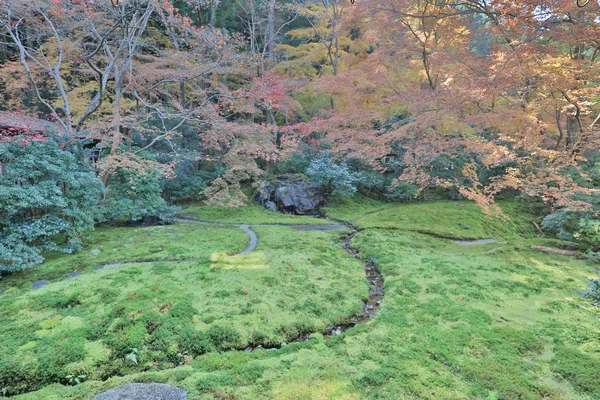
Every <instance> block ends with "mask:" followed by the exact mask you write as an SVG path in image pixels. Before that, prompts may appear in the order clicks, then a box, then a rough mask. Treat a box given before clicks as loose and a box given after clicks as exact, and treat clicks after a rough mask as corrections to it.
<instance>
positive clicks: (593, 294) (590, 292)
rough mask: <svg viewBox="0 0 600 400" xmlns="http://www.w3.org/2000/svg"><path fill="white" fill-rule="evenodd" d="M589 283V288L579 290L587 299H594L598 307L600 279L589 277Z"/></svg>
mask: <svg viewBox="0 0 600 400" xmlns="http://www.w3.org/2000/svg"><path fill="white" fill-rule="evenodd" d="M588 281H589V285H588V287H587V289H585V290H581V291H577V293H579V294H580V295H582V296H583V297H585V298H586V299H590V300H593V302H594V305H595V306H596V307H598V306H600V279H595V278H588Z"/></svg>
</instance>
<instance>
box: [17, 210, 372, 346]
mask: <svg viewBox="0 0 600 400" xmlns="http://www.w3.org/2000/svg"><path fill="white" fill-rule="evenodd" d="M175 221H177V222H184V223H185V222H187V223H194V224H199V225H215V226H235V227H238V228H240V229H242V230H243V231H244V232H246V233H247V234H248V236H249V242H248V246H247V247H246V249H244V250H243V251H241V252H239V253H237V254H234V255H232V256H229V257H230V258H231V257H239V256H245V255H248V254H250V253H252V251H254V249H255V248H256V246H257V245H258V236H257V235H256V232H254V231H253V230H252V229H251V228H252V227H261V226H275V227H286V228H291V229H295V230H300V231H308V230H311V231H342V230H349V231H350V233H349V234H348V236H346V237H345V239H344V241H343V242H342V245H343V248H344V250H345V251H346V252H347V253H348V254H350V255H351V256H353V257H354V258H356V259H359V260H361V262H362V263H363V264H364V265H365V275H366V278H367V280H368V281H369V296H368V299H367V301H365V305H364V307H363V311H362V313H360V314H358V315H356V316H355V317H353V318H352V319H351V320H349V321H347V322H345V323H343V324H338V325H334V326H331V327H329V328H328V329H327V330H326V331H325V332H321V333H323V334H324V335H325V336H328V335H339V334H341V333H342V332H344V331H346V330H347V329H349V328H352V327H353V326H356V325H358V324H360V323H364V322H366V321H368V320H369V319H370V318H371V317H373V316H374V315H375V314H376V312H377V309H378V308H379V305H380V304H381V302H382V301H383V296H384V282H383V276H382V275H381V273H380V272H379V271H378V270H377V266H376V265H375V264H373V263H372V262H367V261H365V260H364V259H363V258H362V257H361V256H360V255H359V254H358V252H357V251H356V250H353V249H352V248H351V243H352V239H353V238H354V235H355V234H356V233H357V232H358V230H357V229H356V228H355V227H354V226H353V225H352V224H350V223H348V222H345V221H338V222H340V224H338V225H325V224H314V225H310V224H298V225H294V224H234V223H222V222H206V221H199V220H196V219H193V218H190V217H186V216H182V217H181V218H176V219H175ZM341 223H343V224H341ZM193 261H198V260H196V259H186V260H160V261H138V262H125V263H114V264H105V265H98V266H96V267H94V270H101V269H115V268H120V267H125V266H131V265H150V264H155V263H159V262H160V263H165V262H167V263H184V262H193ZM78 276H81V272H75V273H70V274H68V275H67V278H76V277H78ZM49 284H51V283H50V282H49V281H47V280H39V281H36V282H33V283H32V287H33V288H34V289H39V288H42V287H45V286H48V285H49ZM14 297H18V296H10V298H14ZM7 298H8V297H7ZM312 333H313V332H305V333H303V334H301V335H300V336H299V337H298V338H296V339H294V340H292V341H290V342H299V341H303V340H307V339H308V337H309V336H310V334H312ZM290 342H288V343H290ZM278 347H280V346H277V347H273V348H271V349H275V348H278ZM261 348H262V347H261V346H258V347H255V348H250V349H247V350H250V351H252V350H258V349H261Z"/></svg>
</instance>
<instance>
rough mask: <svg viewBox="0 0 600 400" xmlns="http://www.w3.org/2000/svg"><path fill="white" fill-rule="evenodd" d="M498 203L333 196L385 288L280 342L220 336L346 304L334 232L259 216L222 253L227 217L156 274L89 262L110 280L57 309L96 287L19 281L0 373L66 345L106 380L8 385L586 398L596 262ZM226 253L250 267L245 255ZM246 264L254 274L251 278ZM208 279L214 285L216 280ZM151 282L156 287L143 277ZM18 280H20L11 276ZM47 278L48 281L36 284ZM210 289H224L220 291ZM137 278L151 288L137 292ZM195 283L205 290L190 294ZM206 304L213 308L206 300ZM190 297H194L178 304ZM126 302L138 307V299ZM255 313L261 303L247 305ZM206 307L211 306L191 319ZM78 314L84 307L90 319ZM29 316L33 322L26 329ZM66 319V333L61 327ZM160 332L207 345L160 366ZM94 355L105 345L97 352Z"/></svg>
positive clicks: (56, 394)
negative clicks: (249, 239)
mask: <svg viewBox="0 0 600 400" xmlns="http://www.w3.org/2000/svg"><path fill="white" fill-rule="evenodd" d="M502 206H503V209H504V211H505V213H506V214H507V215H508V216H509V217H510V218H511V219H510V220H509V221H508V222H504V221H502V220H494V221H492V222H488V220H487V219H486V218H485V217H484V216H483V215H482V214H481V213H480V212H479V211H478V210H477V209H476V208H474V207H473V206H472V205H471V204H470V203H465V202H458V203H457V202H432V203H421V204H412V205H397V204H395V205H390V204H385V203H378V202H374V201H368V200H365V199H360V198H359V199H357V200H356V201H355V202H354V203H353V202H351V201H350V202H345V203H344V204H338V205H335V206H333V207H331V208H330V209H329V210H328V215H330V216H332V217H336V218H344V217H346V218H348V219H353V220H355V223H356V224H357V225H358V226H359V227H360V228H361V229H362V230H361V231H360V232H359V233H358V234H356V236H355V239H354V241H353V246H354V247H355V248H357V249H358V250H359V251H360V253H361V254H362V255H363V256H364V257H366V258H368V259H370V260H372V261H374V262H376V263H377V264H378V266H379V269H380V271H381V272H382V274H383V275H384V277H385V285H386V296H385V299H384V302H383V305H382V307H381V308H380V315H379V317H378V318H377V319H374V320H371V321H369V322H368V323H366V324H363V325H360V326H357V327H355V328H353V329H351V330H349V331H347V332H345V333H344V334H342V335H339V336H332V337H329V338H327V339H324V338H323V337H322V336H321V335H318V334H316V335H313V336H312V338H311V340H308V341H306V342H302V343H292V344H289V345H287V346H284V347H283V348H282V349H280V350H275V351H267V350H260V351H254V352H251V353H250V352H245V351H226V350H227V347H228V346H230V343H231V342H232V341H235V340H244V339H246V338H248V337H252V336H251V335H252V332H255V331H260V332H262V333H264V334H265V336H267V337H269V336H268V335H272V336H270V337H271V338H277V337H278V338H282V337H283V336H284V335H283V334H282V333H281V332H282V331H281V329H279V328H278V327H281V326H295V327H296V329H297V328H298V326H299V325H294V324H298V323H300V322H301V321H302V322H304V321H312V324H314V327H318V326H319V324H320V323H321V322H319V321H323V320H327V319H332V318H335V317H336V316H339V314H342V315H341V316H342V318H343V315H344V314H343V312H342V310H347V311H348V310H352V309H353V307H356V308H360V300H359V299H360V298H361V297H363V296H364V294H365V290H366V286H365V285H364V278H363V270H362V266H360V265H359V264H358V263H357V262H355V261H354V260H350V259H349V258H348V257H347V256H345V255H344V254H343V253H341V251H340V246H339V244H338V243H336V240H337V239H338V236H337V235H339V233H332V232H330V233H322V232H297V231H292V230H290V229H287V228H272V227H262V228H256V230H257V232H258V235H259V238H260V241H259V248H258V249H257V252H256V254H252V255H251V256H250V257H251V258H248V259H247V260H244V261H243V262H241V264H232V263H228V262H227V261H226V260H225V259H223V258H222V257H221V256H220V255H219V253H222V252H227V251H233V250H234V249H232V247H235V246H233V243H229V245H226V243H223V240H224V239H223V236H224V235H235V233H234V232H229V230H228V229H225V228H216V227H206V228H204V229H205V231H203V235H202V237H204V239H205V240H206V243H205V244H203V246H201V248H203V249H204V250H203V251H205V252H204V253H203V254H205V256H206V257H209V258H210V259H209V260H207V264H206V265H204V264H203V266H200V265H196V266H193V265H187V264H163V268H165V269H169V271H168V272H164V274H163V275H159V274H158V273H157V272H154V273H153V274H154V275H156V279H155V278H154V277H153V275H151V274H148V275H144V276H147V277H146V278H145V280H140V279H138V278H139V276H140V275H139V274H138V275H133V274H132V275H127V274H125V275H123V276H122V277H120V278H119V275H114V274H115V273H117V274H120V273H125V272H126V270H125V269H124V270H123V271H120V272H116V271H115V270H113V271H101V274H105V275H106V279H108V280H109V281H110V284H109V285H107V287H106V289H105V290H107V289H110V290H114V292H111V293H112V295H111V294H109V296H108V297H107V298H106V299H102V298H101V295H100V297H98V295H99V294H100V293H98V294H96V295H95V296H96V297H92V298H91V299H90V298H87V297H85V296H80V297H77V299H82V301H81V302H80V303H78V304H77V305H75V306H74V307H72V308H71V309H69V308H65V307H64V306H63V304H64V303H65V301H64V300H63V301H61V302H56V303H52V304H50V302H51V301H54V300H55V299H60V298H61V296H66V295H68V294H69V293H86V294H88V293H92V294H93V293H94V292H93V290H100V289H98V288H97V284H95V285H94V286H92V285H91V282H90V284H89V285H84V286H82V285H81V282H82V281H79V282H78V283H77V285H76V284H75V281H65V282H64V283H62V284H56V285H57V286H55V287H54V288H53V289H51V288H52V286H50V287H48V288H45V289H42V290H41V291H39V292H31V293H30V292H27V293H26V296H25V298H23V299H14V300H0V306H1V307H2V310H3V311H2V316H1V318H2V319H3V321H4V320H9V321H10V323H9V324H8V325H9V326H11V328H7V327H3V328H0V330H1V329H3V331H2V332H1V333H0V336H1V337H2V338H3V342H4V341H6V338H8V346H10V349H11V351H10V352H6V353H5V354H6V355H13V354H14V357H13V358H14V359H16V360H17V361H18V362H20V363H21V364H20V365H21V368H20V369H19V367H18V366H13V367H12V368H13V369H12V370H9V372H10V371H12V374H10V373H9V374H6V373H5V374H4V375H2V376H0V377H1V378H2V379H4V381H6V380H7V378H6V377H7V376H8V377H9V379H10V377H11V376H12V377H15V378H16V379H13V380H14V382H15V383H14V384H18V382H20V380H19V379H21V380H22V379H27V378H28V377H29V376H28V375H27V371H28V370H29V369H30V367H29V366H30V365H35V363H38V362H40V361H39V360H40V359H41V360H42V361H43V362H44V363H45V364H42V365H44V366H46V365H49V364H48V363H49V360H48V359H52V357H54V358H59V359H63V358H64V359H68V362H69V364H66V366H65V368H66V370H69V371H71V370H74V368H73V367H74V366H75V365H78V364H85V365H89V366H92V365H93V366H95V365H98V364H100V365H101V366H103V365H112V366H113V367H114V368H115V370H114V371H113V373H112V377H110V378H109V379H107V380H100V379H98V378H97V377H96V376H93V375H92V376H91V377H90V378H89V379H88V381H86V382H85V383H83V384H81V385H77V386H67V385H61V384H53V385H48V386H45V387H43V388H41V389H40V390H38V391H37V392H33V393H28V394H24V395H21V396H18V397H17V398H19V399H86V398H93V396H94V395H95V394H97V393H99V392H101V391H103V390H107V389H109V388H112V387H115V386H119V385H121V384H123V383H127V382H168V383H172V384H175V385H178V386H181V387H183V388H185V389H186V390H187V391H188V395H189V397H190V398H191V399H223V398H237V399H274V398H275V399H367V398H368V399H467V398H468V399H490V400H491V399H507V400H508V399H510V400H512V399H579V400H591V399H598V398H600V323H599V320H598V318H599V317H600V312H599V311H598V309H595V308H592V307H590V306H589V305H588V304H587V303H586V302H585V300H584V299H582V298H581V297H580V296H579V295H577V294H575V293H574V291H575V290H578V289H583V288H585V286H586V285H587V283H586V277H591V276H595V275H596V273H595V268H596V267H597V266H596V265H592V264H590V263H588V262H586V261H582V260H576V259H573V258H569V257H566V256H557V255H551V254H545V253H540V252H536V251H533V250H530V249H529V248H528V247H529V245H530V244H532V243H540V242H543V239H540V238H537V237H535V231H534V230H533V228H532V227H531V224H530V220H531V217H528V216H527V215H525V214H524V213H523V211H522V210H521V209H520V206H519V205H518V204H514V203H503V204H502ZM463 224H466V225H469V228H468V229H465V228H464V227H462V226H461V225H463ZM169 228H174V229H180V228H183V225H180V226H178V227H169ZM134 232H135V230H134ZM424 232H427V234H425V233H424ZM240 234H242V232H241V231H240ZM432 235H434V236H452V237H456V238H472V239H478V238H489V237H496V238H498V239H500V240H502V241H503V242H505V243H491V244H486V245H479V246H469V247H464V246H459V245H457V244H455V243H454V242H453V241H452V240H449V239H438V238H435V237H434V236H432ZM231 237H233V236H231ZM229 240H230V239H229ZM240 240H241V239H240ZM236 243H237V242H236ZM241 247H243V246H239V245H238V249H239V248H241ZM296 248H298V251H296ZM196 251H197V252H200V250H198V249H197V250H196ZM214 254H217V255H216V256H215V255H214ZM75 257H78V256H75ZM263 257H264V258H263ZM63 259H64V260H68V259H69V257H66V256H63ZM292 260H295V261H292ZM240 261H242V260H240ZM51 262H55V261H51ZM49 264H50V263H49ZM50 265H58V264H50ZM158 265H160V264H157V266H158ZM240 265H245V266H248V265H253V266H262V267H261V268H254V269H250V270H248V269H244V268H240ZM264 266H267V268H266V269H265V268H264ZM43 267H44V266H42V268H43ZM54 268H57V267H54ZM135 268H136V269H137V268H139V269H140V270H144V268H147V267H144V268H141V267H135ZM202 268H204V270H202ZM155 269H159V268H158V267H155ZM202 272H204V273H205V274H206V275H205V276H207V277H213V276H215V277H216V278H214V279H215V280H210V279H212V278H210V279H209V280H208V281H204V280H201V282H199V283H197V285H195V286H194V289H192V286H193V285H192V284H191V279H189V277H190V276H195V274H202ZM188 274H190V275H188ZM254 274H256V275H254ZM260 274H266V275H260ZM103 276H104V275H103ZM265 277H268V278H265ZM82 278H83V277H82ZM252 278H259V280H258V282H262V283H263V284H262V285H256V286H254V285H253V282H252ZM359 278H360V279H359ZM260 279H263V280H262V281H261V280H260ZM265 279H266V280H265ZM10 281H11V278H9V279H8V280H7V282H8V283H7V282H3V285H7V284H8V285H9V284H10ZM198 281H200V280H198ZM17 282H20V281H19V280H17ZM163 282H165V283H163ZM169 282H171V283H169ZM217 283H218V285H222V287H221V288H218V287H215V285H216V284H217ZM159 284H160V286H162V287H163V288H162V289H161V290H160V291H158V290H156V287H155V285H159ZM60 285H63V286H60ZM250 285H252V286H250ZM17 287H18V288H19V290H24V289H22V284H18V285H17ZM84 287H85V288H86V289H83V288H84ZM243 288H250V289H249V293H248V295H240V294H239V291H240V290H242V289H243ZM53 290H56V293H55V294H53V295H52V296H50V293H52V292H51V291H53ZM255 290H261V291H263V292H262V293H260V294H259V293H254V291H255ZM332 290H337V292H332ZM44 291H45V292H44ZM219 291H225V292H231V294H229V295H226V296H225V295H223V297H222V298H221V297H219V296H218V295H217V293H218V292H219ZM144 293H147V296H149V297H150V296H152V298H154V297H160V298H161V300H160V301H158V302H153V301H152V300H151V299H144V300H143V299H142V298H141V297H138V296H142V294H144ZM332 293H334V294H335V295H332ZM136 294H137V295H136ZM328 294H329V297H327V295H328ZM111 296H112V297H111ZM251 296H255V297H254V298H257V299H260V301H261V303H258V304H259V306H257V307H255V306H254V305H253V304H252V302H250V306H251V307H253V308H254V311H253V312H252V314H250V315H251V317H246V315H247V314H244V312H243V311H241V310H240V307H241V308H242V309H243V307H244V302H245V301H246V300H247V299H250V298H251ZM167 299H170V300H171V301H172V302H173V306H171V308H170V309H169V310H168V311H160V307H158V306H159V305H161V306H162V304H164V303H163V302H164V301H165V300H167ZM186 299H187V300H190V301H189V302H188V303H187V306H181V307H179V310H178V311H177V312H176V313H175V315H172V314H173V311H172V310H173V309H175V308H176V305H177V304H178V303H179V304H184V305H185V304H186V302H185V301H183V300H186ZM206 299H209V304H205V303H203V302H202V301H206ZM292 299H293V300H292ZM34 300H35V301H34ZM68 301H71V302H73V300H71V299H68ZM282 301H283V304H286V301H287V302H288V303H287V305H286V307H285V308H283V309H277V307H278V306H279V305H280V304H282ZM317 301H318V302H319V303H318V304H319V306H324V307H325V308H326V309H327V310H328V311H327V312H326V313H325V314H324V315H315V308H314V306H313V304H312V302H317ZM329 303H331V304H329ZM40 304H43V305H44V306H43V307H42V308H40ZM88 304H90V308H89V310H88V311H85V312H84V311H83V309H87V307H88ZM91 304H94V306H93V308H92V307H91ZM117 305H118V307H125V312H121V314H118V315H115V316H116V319H117V321H118V322H114V319H113V320H111V321H112V322H111V323H110V325H109V328H108V330H107V333H103V334H100V336H97V337H89V336H86V335H89V333H87V334H86V335H83V334H81V333H78V332H82V331H83V330H84V329H86V328H85V327H86V326H87V325H86V324H89V325H92V324H93V322H94V321H101V320H102V319H101V318H102V316H111V317H112V315H113V314H111V313H114V312H115V311H114V307H116V306H117ZM213 305H214V308H218V310H216V309H214V308H213V309H211V307H212V306H213ZM261 306H265V309H268V312H267V311H266V310H265V312H263V311H262V309H260V307H261ZM5 307H10V308H9V309H7V308H5ZM189 307H193V308H195V310H194V311H193V312H194V314H193V315H192V317H191V319H190V318H188V317H189V315H190V313H191V311H190V308H189ZM140 308H141V309H142V313H141V314H137V311H138V310H139V309H140ZM79 310H82V311H79ZM92 310H93V311H92ZM146 310H153V312H155V313H158V314H161V315H160V316H158V315H157V314H154V313H150V311H146ZM311 310H312V311H311ZM87 312H89V314H86V313H87ZM163 313H164V315H162V314H163ZM255 313H256V314H257V316H271V315H272V317H273V318H272V320H269V319H268V318H267V319H257V320H255V319H254V318H255V316H254V314H255ZM146 314H148V315H153V316H155V317H157V318H159V317H160V320H161V321H163V325H161V327H164V326H167V327H168V326H171V325H169V324H167V322H168V321H171V320H173V319H175V320H176V321H179V322H178V323H179V324H181V326H182V327H183V328H181V329H182V330H181V331H178V330H174V331H167V332H168V334H167V335H165V336H166V339H165V340H166V342H167V344H165V345H164V346H165V347H159V348H158V349H157V350H153V349H152V346H150V345H148V344H146V345H144V344H143V343H150V341H149V340H150V339H149V338H151V337H152V336H153V334H150V333H149V332H148V326H147V325H144V328H143V329H142V328H141V327H140V321H141V318H142V315H146ZM217 314H218V315H222V319H221V320H219V319H215V320H211V319H210V318H209V319H208V320H204V318H205V317H206V316H211V315H213V316H214V315H217ZM86 315H88V316H86ZM92 315H94V316H96V315H97V316H98V317H97V318H96V319H92ZM346 315H347V314H346ZM78 318H79V319H78ZM186 318H187V319H186ZM245 318H248V319H245ZM294 318H297V319H294ZM188 321H190V322H189V323H188ZM225 321H227V322H228V323H224V322H225ZM242 321H244V322H242ZM253 322H256V325H252V323H253ZM236 324H237V325H236ZM290 324H291V325H290ZM175 325H177V324H175ZM119 326H122V328H119ZM186 326H187V327H191V328H190V329H193V330H194V332H198V336H197V337H195V336H193V334H192V336H191V338H192V340H190V341H189V342H188V341H187V339H185V340H184V339H182V338H189V337H190V336H189V335H190V334H191V333H190V332H188V331H185V330H184V328H185V327H186ZM217 327H221V328H223V327H232V328H234V329H235V331H224V330H223V329H220V328H217ZM259 328H260V329H259ZM88 329H89V328H88ZM165 329H167V328H165ZM178 329H179V328H178ZM278 329H279V330H278ZM40 331H41V332H45V333H42V334H41V335H40ZM232 332H234V333H232ZM235 332H237V334H238V335H236V334H235ZM269 332H272V333H269ZM48 333H51V334H48ZM67 333H68V334H69V336H68V337H69V338H72V339H70V342H73V343H69V341H68V340H67V339H66V338H67V336H66V335H67ZM186 335H187V336H186ZM278 335H279V336H278ZM84 336H85V337H84ZM13 337H14V338H13ZM79 337H84V338H83V339H81V340H80V339H78V338H79ZM260 337H261V338H262V340H265V339H264V336H260ZM73 338H74V339H73ZM136 338H138V339H137V340H139V341H138V342H137V343H136V342H135V340H136ZM173 338H175V339H173ZM172 340H177V341H178V344H177V346H182V344H181V342H183V343H184V345H183V346H190V347H189V349H192V350H188V354H190V353H189V351H193V348H194V346H195V345H197V344H198V343H200V344H202V345H205V346H208V351H209V352H208V353H205V352H204V351H197V355H195V356H194V357H193V358H192V357H191V356H190V357H187V356H185V357H183V358H175V361H176V363H182V364H184V365H183V366H181V367H179V368H172V364H169V361H168V357H169V354H171V356H173V357H175V355H174V354H173V352H174V351H175V349H173V351H172V352H171V353H170V352H169V351H170V350H169V349H170V347H169V346H173V344H172V342H171V341H172ZM17 341H19V342H18V343H16V342H17ZM13 342H15V343H13ZM139 343H142V345H139ZM185 343H188V344H185ZM190 343H191V344H190ZM125 345H127V346H129V347H131V346H133V345H135V346H139V347H140V348H142V349H145V350H144V353H143V357H142V356H141V355H140V365H141V366H135V365H129V364H127V363H124V362H123V363H122V364H119V362H120V360H122V359H123V352H121V353H119V349H118V347H119V346H120V347H121V348H123V347H124V346H125ZM144 346H145V347H144ZM15 349H16V350H15ZM219 349H220V350H221V351H218V350H219ZM3 350H4V349H3ZM177 351H181V348H178V349H177ZM201 353H203V354H201ZM117 354H118V356H116V355H117ZM155 358H156V359H157V360H158V363H157V364H155V361H154V359H155ZM165 358H166V359H167V361H165ZM104 359H106V360H108V361H106V362H105V363H104V362H103V361H98V360H104ZM26 362H28V363H30V364H25V363H26ZM5 364H6V362H5ZM63 364H64V362H63ZM130 364H131V363H130ZM23 365H25V366H23ZM170 365H171V366H170ZM117 367H118V368H117ZM69 368H71V369H69ZM66 370H65V371H66ZM92 370H93V368H92ZM5 371H6V367H5ZM63 373H64V372H63ZM9 383H10V382H9ZM63 383H64V382H63Z"/></svg>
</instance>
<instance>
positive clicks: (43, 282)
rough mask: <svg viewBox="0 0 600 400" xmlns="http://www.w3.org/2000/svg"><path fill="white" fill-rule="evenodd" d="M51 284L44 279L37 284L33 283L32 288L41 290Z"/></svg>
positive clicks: (36, 282)
mask: <svg viewBox="0 0 600 400" xmlns="http://www.w3.org/2000/svg"><path fill="white" fill-rule="evenodd" d="M49 284H50V282H48V281H47V280H44V279H42V280H40V281H35V282H33V283H32V284H31V286H32V287H33V288H34V289H41V288H43V287H44V286H48V285H49Z"/></svg>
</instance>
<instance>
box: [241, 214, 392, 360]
mask: <svg viewBox="0 0 600 400" xmlns="http://www.w3.org/2000/svg"><path fill="white" fill-rule="evenodd" d="M346 226H347V227H348V228H349V229H351V233H350V234H349V235H348V236H347V237H346V238H344V239H343V241H342V245H343V247H344V250H345V251H346V253H348V254H350V255H351V256H352V257H354V258H356V259H357V260H360V261H361V262H362V263H363V264H364V266H365V277H366V279H367V281H369V297H368V299H367V301H365V304H364V307H363V310H362V312H361V313H360V314H358V315H355V316H354V317H352V318H351V319H350V320H349V321H346V322H344V323H343V324H337V325H333V326H330V327H329V328H328V329H327V330H326V331H325V332H320V333H322V334H323V336H324V337H325V338H327V337H328V336H331V335H340V334H342V333H344V332H345V331H347V330H348V329H351V328H353V327H355V326H356V325H359V324H363V323H365V322H367V321H369V320H370V319H371V318H373V317H375V316H376V315H377V310H378V309H379V306H380V305H381V303H382V301H383V297H384V295H385V290H384V281H383V275H381V272H379V270H378V269H377V266H376V265H375V264H373V263H372V262H370V261H366V260H365V259H364V258H363V257H361V256H360V255H359V254H358V252H357V251H356V250H354V249H352V248H351V245H352V240H353V239H354V235H355V234H356V233H357V232H358V231H357V230H356V228H354V227H353V226H352V225H350V224H346ZM312 333H314V332H310V333H308V332H307V333H303V334H301V335H300V336H299V337H298V338H296V339H294V340H291V341H289V342H287V343H286V344H288V343H297V342H302V341H305V340H308V338H309V337H310V335H311V334H312ZM281 347H282V345H277V346H274V347H269V348H266V350H277V349H280V348H281ZM263 349H265V348H263V347H262V346H257V347H250V348H247V349H246V351H254V350H263Z"/></svg>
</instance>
